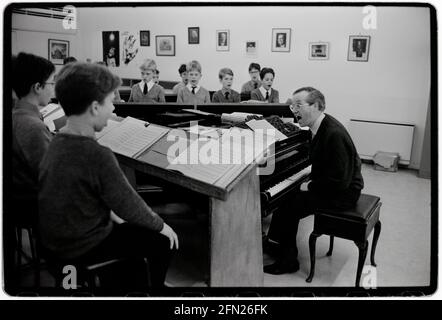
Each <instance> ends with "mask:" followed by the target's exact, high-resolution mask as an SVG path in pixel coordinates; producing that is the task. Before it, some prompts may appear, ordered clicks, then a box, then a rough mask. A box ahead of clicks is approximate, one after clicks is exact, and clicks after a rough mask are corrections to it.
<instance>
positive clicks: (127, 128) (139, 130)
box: [97, 117, 169, 158]
mask: <svg viewBox="0 0 442 320" xmlns="http://www.w3.org/2000/svg"><path fill="white" fill-rule="evenodd" d="M168 131H169V128H165V127H161V126H157V125H154V124H149V123H147V122H145V121H141V120H138V119H135V118H132V117H127V118H126V119H124V120H123V121H122V122H121V124H120V125H118V126H117V125H115V124H114V125H113V128H111V129H110V130H108V131H107V132H105V133H104V134H103V135H102V136H101V137H100V138H99V139H98V140H97V141H98V143H99V144H101V145H103V146H106V147H109V148H110V149H112V151H114V152H116V153H119V154H121V155H124V156H127V157H130V158H136V157H137V156H138V155H140V154H141V153H142V152H143V151H145V150H146V149H148V148H149V147H151V146H152V145H153V144H154V143H155V142H157V141H158V140H159V139H160V138H161V137H162V136H164V135H165V134H167V132H168Z"/></svg>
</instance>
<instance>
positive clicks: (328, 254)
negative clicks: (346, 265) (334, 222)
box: [327, 236, 335, 257]
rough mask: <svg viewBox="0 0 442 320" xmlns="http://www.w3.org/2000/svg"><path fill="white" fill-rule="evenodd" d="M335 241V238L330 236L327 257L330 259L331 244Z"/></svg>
mask: <svg viewBox="0 0 442 320" xmlns="http://www.w3.org/2000/svg"><path fill="white" fill-rule="evenodd" d="M334 241H335V236H330V247H329V248H328V252H327V257H330V256H331V255H332V253H333V243H334Z"/></svg>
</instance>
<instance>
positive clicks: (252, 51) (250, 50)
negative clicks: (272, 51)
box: [246, 40, 258, 56]
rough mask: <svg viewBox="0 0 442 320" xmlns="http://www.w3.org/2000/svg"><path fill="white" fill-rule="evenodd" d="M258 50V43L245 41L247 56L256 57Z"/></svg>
mask: <svg viewBox="0 0 442 320" xmlns="http://www.w3.org/2000/svg"><path fill="white" fill-rule="evenodd" d="M257 50H258V41H256V40H248V41H246V54H247V55H249V56H254V55H256V53H257Z"/></svg>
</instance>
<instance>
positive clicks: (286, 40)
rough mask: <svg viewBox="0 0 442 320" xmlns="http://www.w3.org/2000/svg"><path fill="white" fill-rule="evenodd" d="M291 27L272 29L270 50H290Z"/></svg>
mask: <svg viewBox="0 0 442 320" xmlns="http://www.w3.org/2000/svg"><path fill="white" fill-rule="evenodd" d="M291 35H292V29H291V28H273V29H272V45H271V48H272V52H290V46H291V43H290V42H291Z"/></svg>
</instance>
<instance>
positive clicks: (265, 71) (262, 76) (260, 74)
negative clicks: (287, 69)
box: [259, 68, 275, 80]
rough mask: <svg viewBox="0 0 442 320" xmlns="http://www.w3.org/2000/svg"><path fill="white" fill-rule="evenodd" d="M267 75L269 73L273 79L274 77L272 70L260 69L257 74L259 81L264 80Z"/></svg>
mask: <svg viewBox="0 0 442 320" xmlns="http://www.w3.org/2000/svg"><path fill="white" fill-rule="evenodd" d="M267 73H271V74H273V78H274V77H275V71H273V69H272V68H262V70H261V72H260V73H259V76H260V77H261V80H262V79H264V77H265V75H266V74H267Z"/></svg>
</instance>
